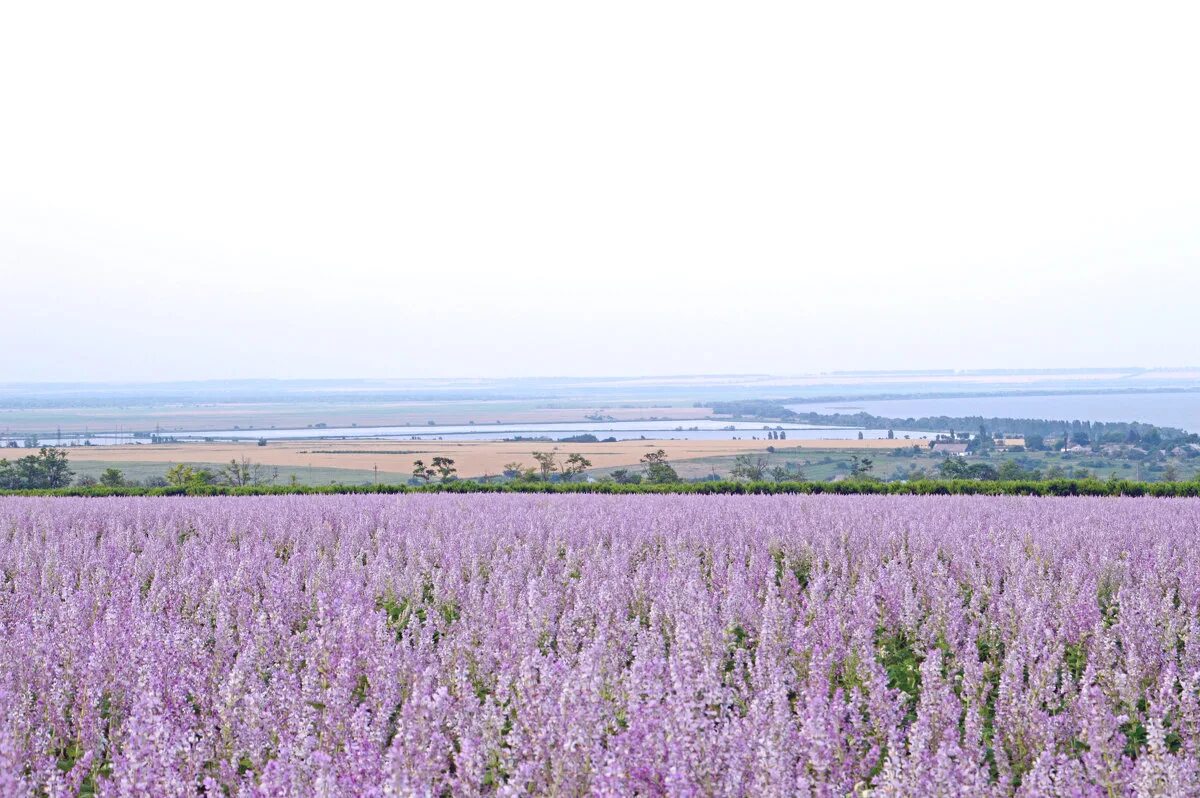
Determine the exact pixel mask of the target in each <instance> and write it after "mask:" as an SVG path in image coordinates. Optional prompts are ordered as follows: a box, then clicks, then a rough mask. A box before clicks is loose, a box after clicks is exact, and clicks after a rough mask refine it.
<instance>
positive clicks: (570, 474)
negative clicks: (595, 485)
mask: <svg viewBox="0 0 1200 798" xmlns="http://www.w3.org/2000/svg"><path fill="white" fill-rule="evenodd" d="M591 467H592V461H591V460H589V459H587V458H586V457H584V456H583V455H581V454H579V453H572V454H569V455H567V461H566V462H565V463H561V464H560V465H559V467H558V472H559V474H560V475H561V477H562V480H563V482H570V481H571V480H573V479H574V478H575V477H577V476H580V475H581V474H583V472H585V471H587V470H588V469H589V468H591Z"/></svg>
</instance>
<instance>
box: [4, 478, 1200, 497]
mask: <svg viewBox="0 0 1200 798" xmlns="http://www.w3.org/2000/svg"><path fill="white" fill-rule="evenodd" d="M333 493H609V494H633V493H699V494H733V493H740V494H748V493H755V494H777V493H807V494H816V493H837V494H856V493H874V494H896V495H921V496H923V495H982V496H1200V481H1193V482H1135V481H1133V480H1115V479H1114V480H1108V481H1101V480H1098V479H1047V480H1017V481H994V480H990V481H984V480H970V479H953V480H945V479H937V480H916V481H912V482H876V481H870V480H845V481H842V482H734V481H719V482H679V483H672V484H666V485H646V484H640V485H623V484H616V483H611V482H579V483H566V484H563V483H546V482H506V483H502V484H484V483H480V482H473V481H471V480H459V481H456V482H450V483H447V484H444V485H437V484H434V485H419V486H412V485H253V486H244V487H234V486H229V485H192V486H186V487H166V488H139V487H128V488H107V487H101V486H90V487H80V486H76V487H68V488H54V489H45V490H8V491H0V496H90V497H103V496H280V495H288V494H333Z"/></svg>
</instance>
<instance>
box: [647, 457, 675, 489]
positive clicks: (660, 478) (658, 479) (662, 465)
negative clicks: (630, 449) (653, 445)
mask: <svg viewBox="0 0 1200 798" xmlns="http://www.w3.org/2000/svg"><path fill="white" fill-rule="evenodd" d="M642 464H643V465H645V466H646V481H647V482H651V483H653V484H655V485H664V484H668V483H671V482H678V481H679V474H678V473H676V471H675V469H674V468H672V467H671V464H670V463H668V462H667V453H666V451H664V450H663V449H659V450H658V451H656V452H650V453H649V454H646V455H643V456H642Z"/></svg>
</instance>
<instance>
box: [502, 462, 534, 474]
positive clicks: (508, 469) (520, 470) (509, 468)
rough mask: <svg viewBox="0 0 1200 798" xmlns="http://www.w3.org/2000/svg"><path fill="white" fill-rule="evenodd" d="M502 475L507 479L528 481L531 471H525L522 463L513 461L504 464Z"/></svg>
mask: <svg viewBox="0 0 1200 798" xmlns="http://www.w3.org/2000/svg"><path fill="white" fill-rule="evenodd" d="M503 474H504V476H506V477H508V478H509V479H529V477H531V476H532V475H533V471H531V470H529V469H526V468H525V464H524V463H522V462H520V461H517V460H514V461H513V462H511V463H505V464H504V471H503Z"/></svg>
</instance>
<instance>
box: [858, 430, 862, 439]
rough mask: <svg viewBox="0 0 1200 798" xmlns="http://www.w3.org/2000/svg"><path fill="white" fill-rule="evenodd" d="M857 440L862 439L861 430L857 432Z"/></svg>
mask: <svg viewBox="0 0 1200 798" xmlns="http://www.w3.org/2000/svg"><path fill="white" fill-rule="evenodd" d="M858 439H859V440H860V441H861V440H862V439H863V434H862V430H859V432H858Z"/></svg>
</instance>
